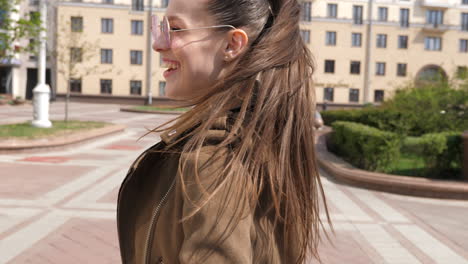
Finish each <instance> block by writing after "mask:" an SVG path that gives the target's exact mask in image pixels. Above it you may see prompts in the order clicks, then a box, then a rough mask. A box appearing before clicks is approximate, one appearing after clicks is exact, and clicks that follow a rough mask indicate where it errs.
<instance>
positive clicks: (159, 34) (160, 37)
mask: <svg viewBox="0 0 468 264" xmlns="http://www.w3.org/2000/svg"><path fill="white" fill-rule="evenodd" d="M210 28H231V29H236V28H235V27H234V26H231V25H217V26H209V27H197V28H186V29H171V25H170V24H169V20H168V19H167V17H166V16H164V17H163V19H162V21H161V22H160V23H159V18H158V16H156V15H152V16H151V34H152V36H153V41H154V42H156V43H157V45H158V47H160V48H162V49H169V48H170V47H171V44H172V42H171V32H181V31H189V30H200V29H210Z"/></svg>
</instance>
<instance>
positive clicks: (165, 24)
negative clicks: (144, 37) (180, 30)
mask: <svg viewBox="0 0 468 264" xmlns="http://www.w3.org/2000/svg"><path fill="white" fill-rule="evenodd" d="M169 31H170V25H169V20H168V19H167V17H164V18H163V21H162V22H161V33H162V38H161V41H163V42H164V45H165V46H164V47H165V48H169V47H170V46H171V35H170V33H169Z"/></svg>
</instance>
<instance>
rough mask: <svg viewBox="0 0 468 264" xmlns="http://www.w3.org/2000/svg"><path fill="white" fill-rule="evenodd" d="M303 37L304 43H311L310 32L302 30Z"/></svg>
mask: <svg viewBox="0 0 468 264" xmlns="http://www.w3.org/2000/svg"><path fill="white" fill-rule="evenodd" d="M300 32H301V37H302V40H303V41H304V43H307V44H309V43H310V30H301V31H300Z"/></svg>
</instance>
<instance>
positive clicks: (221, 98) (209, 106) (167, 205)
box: [117, 0, 328, 264]
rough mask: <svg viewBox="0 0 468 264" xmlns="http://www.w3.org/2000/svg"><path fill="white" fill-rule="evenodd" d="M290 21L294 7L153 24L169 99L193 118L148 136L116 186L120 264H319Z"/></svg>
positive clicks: (246, 1) (184, 9) (294, 26)
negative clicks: (147, 144)
mask: <svg viewBox="0 0 468 264" xmlns="http://www.w3.org/2000/svg"><path fill="white" fill-rule="evenodd" d="M299 15H300V5H299V3H298V2H297V0H190V1H189V0H171V1H170V2H169V6H168V8H167V13H166V17H164V18H163V19H162V22H161V23H160V24H158V23H154V24H153V37H154V44H153V48H154V50H155V51H157V52H159V53H160V55H161V56H162V60H163V61H164V63H165V64H166V66H167V68H168V70H167V71H165V72H164V77H165V78H166V80H167V86H166V87H167V95H168V96H169V97H171V98H174V99H178V100H181V101H184V102H185V103H186V105H190V106H193V108H192V109H191V110H190V111H188V112H187V113H185V114H183V115H182V116H180V117H179V118H177V120H175V122H174V123H171V125H170V126H169V127H167V125H169V124H165V126H164V127H163V128H161V127H160V128H158V129H157V130H155V131H158V132H163V133H162V134H161V139H162V141H161V142H160V143H158V144H156V145H155V146H153V147H151V148H150V149H148V150H147V151H145V152H144V153H143V154H142V155H141V156H140V157H139V158H138V159H137V160H136V161H135V163H134V164H133V165H132V167H131V169H130V171H129V173H128V175H127V178H126V179H125V181H124V182H123V183H122V186H121V189H120V193H119V201H118V213H117V220H118V231H119V241H120V249H121V255H122V261H123V263H171V264H172V263H183V264H187V263H213V264H215V263H216V264H219V263H233V264H234V263H235V264H239V263H268V264H274V263H288V264H289V263H304V262H305V261H306V259H309V258H312V257H315V258H318V257H319V256H318V252H317V247H318V243H319V241H320V235H319V233H320V232H321V228H320V227H321V224H322V223H321V221H320V218H319V204H320V202H321V199H320V197H323V189H322V186H321V183H320V178H319V175H318V172H317V164H316V161H315V154H314V153H315V152H314V112H315V97H314V89H313V87H312V83H311V79H312V73H313V71H314V66H313V61H312V57H311V55H310V53H309V51H308V49H307V47H306V46H305V45H304V44H303V42H302V39H301V36H300V34H299V32H300V31H299ZM155 24H156V25H155ZM323 202H324V207H323V209H324V210H325V212H326V215H327V216H328V211H327V206H326V203H325V201H323Z"/></svg>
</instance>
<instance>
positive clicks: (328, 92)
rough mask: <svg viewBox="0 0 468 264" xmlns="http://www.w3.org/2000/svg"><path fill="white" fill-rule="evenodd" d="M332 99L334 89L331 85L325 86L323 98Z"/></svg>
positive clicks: (329, 100) (330, 100)
mask: <svg viewBox="0 0 468 264" xmlns="http://www.w3.org/2000/svg"><path fill="white" fill-rule="evenodd" d="M333 99H334V89H333V88H331V87H327V88H325V90H324V93H323V100H324V101H328V102H333Z"/></svg>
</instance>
